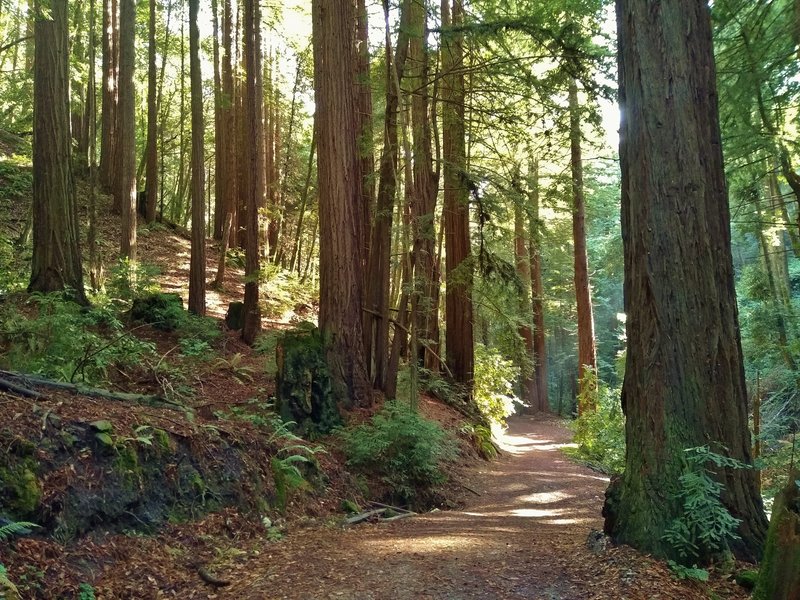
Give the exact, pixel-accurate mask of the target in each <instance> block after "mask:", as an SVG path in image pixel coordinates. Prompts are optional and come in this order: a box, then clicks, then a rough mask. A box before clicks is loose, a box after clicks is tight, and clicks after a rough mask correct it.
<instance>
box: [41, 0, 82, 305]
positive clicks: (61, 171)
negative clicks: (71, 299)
mask: <svg viewBox="0 0 800 600" xmlns="http://www.w3.org/2000/svg"><path fill="white" fill-rule="evenodd" d="M45 7H47V8H49V10H47V11H45V10H42V9H43V8H45ZM35 10H36V17H35V19H36V20H35V23H34V36H35V41H36V50H35V52H36V53H35V56H34V69H33V102H34V104H33V259H32V262H31V281H30V285H29V286H28V290H29V291H31V292H55V291H61V290H63V289H65V288H71V289H72V290H73V292H72V293H73V294H74V295H75V298H76V299H77V300H78V301H79V302H85V301H86V297H85V295H84V290H83V271H82V268H81V253H80V248H79V246H78V240H79V235H80V233H79V229H78V219H77V209H76V206H75V196H74V193H73V190H72V174H71V173H70V159H71V157H70V150H71V140H70V133H69V125H70V113H69V42H68V35H67V25H68V18H67V0H49V1H47V2H46V3H45V2H44V0H42V2H37V3H36V5H35Z"/></svg>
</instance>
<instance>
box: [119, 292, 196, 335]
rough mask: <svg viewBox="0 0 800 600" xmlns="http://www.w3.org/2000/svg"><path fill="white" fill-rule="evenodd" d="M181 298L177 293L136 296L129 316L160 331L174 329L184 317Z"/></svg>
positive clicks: (184, 312)
mask: <svg viewBox="0 0 800 600" xmlns="http://www.w3.org/2000/svg"><path fill="white" fill-rule="evenodd" d="M186 315H187V313H186V311H185V310H184V309H183V300H181V297H180V296H179V295H178V294H163V293H160V292H158V293H155V294H148V295H146V296H141V297H137V298H135V299H134V300H133V306H132V307H131V318H133V319H135V320H137V321H142V322H143V323H148V324H150V325H152V326H153V327H155V328H156V329H158V330H160V331H175V330H176V329H177V328H178V327H179V326H180V325H181V324H182V323H183V322H184V319H185V318H186Z"/></svg>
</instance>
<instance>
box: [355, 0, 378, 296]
mask: <svg viewBox="0 0 800 600" xmlns="http://www.w3.org/2000/svg"><path fill="white" fill-rule="evenodd" d="M357 2H358V6H357V11H358V12H357V19H356V45H357V51H358V67H357V68H358V79H357V85H358V94H357V96H356V102H357V103H358V107H357V113H356V114H357V115H358V120H357V125H356V126H357V128H358V144H359V146H358V147H359V152H360V166H361V179H362V180H363V186H362V188H361V196H362V201H361V205H362V206H361V208H362V211H363V220H364V225H365V226H364V240H363V243H362V245H363V252H364V254H363V259H364V264H365V265H366V262H367V260H368V257H369V255H370V246H369V245H370V234H371V230H370V227H369V225H370V223H372V219H373V214H372V213H373V211H374V210H375V148H374V147H373V146H374V141H373V136H374V132H373V127H372V84H371V77H370V58H369V19H368V16H367V7H366V2H365V0H357ZM367 272H368V271H365V273H367ZM365 283H366V284H367V285H369V282H368V281H367V282H365Z"/></svg>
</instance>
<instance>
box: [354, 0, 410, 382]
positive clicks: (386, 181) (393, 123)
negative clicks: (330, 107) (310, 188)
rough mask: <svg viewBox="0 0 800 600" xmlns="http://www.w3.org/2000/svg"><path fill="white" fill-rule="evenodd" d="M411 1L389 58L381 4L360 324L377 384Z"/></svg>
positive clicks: (384, 359) (382, 376) (385, 331)
mask: <svg viewBox="0 0 800 600" xmlns="http://www.w3.org/2000/svg"><path fill="white" fill-rule="evenodd" d="M410 5H411V0H404V1H403V4H401V8H400V23H401V24H400V28H399V32H398V34H397V48H396V50H395V52H394V56H393V57H392V42H391V34H390V29H389V5H388V2H386V3H384V16H385V47H386V56H389V57H392V58H389V59H388V60H387V61H386V112H385V113H384V115H385V116H384V126H383V128H384V143H383V152H382V154H381V164H380V180H379V182H378V202H377V206H376V209H375V218H374V222H373V227H372V236H371V240H370V244H369V248H370V253H369V263H368V266H367V273H368V275H367V282H368V284H367V287H366V306H367V311H365V313H364V327H365V329H366V331H367V336H366V339H365V346H366V348H365V350H366V355H367V361H368V362H367V367H368V368H369V372H370V375H371V376H372V380H373V385H374V386H375V388H376V389H385V387H386V367H387V364H388V360H389V274H390V271H391V249H392V248H391V246H392V217H393V213H394V202H395V197H396V192H397V165H398V137H397V119H398V113H399V108H400V83H399V82H400V80H401V79H402V78H403V69H404V68H405V62H406V57H407V56H408V27H407V24H408V16H409V8H410Z"/></svg>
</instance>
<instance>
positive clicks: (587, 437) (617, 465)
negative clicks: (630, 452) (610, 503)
mask: <svg viewBox="0 0 800 600" xmlns="http://www.w3.org/2000/svg"><path fill="white" fill-rule="evenodd" d="M571 427H572V429H573V431H574V432H575V443H576V444H577V447H576V448H567V449H566V452H567V453H568V454H570V455H571V456H574V457H575V458H578V459H579V460H582V461H586V462H587V463H589V464H590V465H591V466H593V467H595V468H597V469H599V470H601V471H603V472H604V473H622V471H624V470H625V415H624V414H623V413H622V407H621V406H620V390H618V389H612V388H609V387H608V386H606V385H603V384H600V385H599V386H598V388H597V410H595V411H591V410H587V411H586V412H584V413H583V414H582V415H581V416H580V417H578V418H577V419H576V420H575V421H574V422H573V423H572V425H571Z"/></svg>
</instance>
